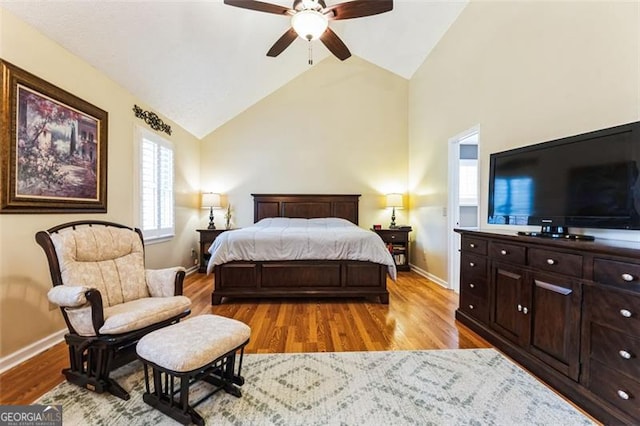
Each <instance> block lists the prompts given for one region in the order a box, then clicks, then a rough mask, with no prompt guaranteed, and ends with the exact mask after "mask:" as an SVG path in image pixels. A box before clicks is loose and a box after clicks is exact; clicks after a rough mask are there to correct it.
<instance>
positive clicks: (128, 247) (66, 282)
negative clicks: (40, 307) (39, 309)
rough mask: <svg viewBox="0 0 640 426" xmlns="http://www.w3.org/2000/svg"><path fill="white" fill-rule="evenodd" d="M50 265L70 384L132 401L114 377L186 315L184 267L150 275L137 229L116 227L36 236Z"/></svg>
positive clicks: (86, 225) (80, 226) (73, 225)
mask: <svg viewBox="0 0 640 426" xmlns="http://www.w3.org/2000/svg"><path fill="white" fill-rule="evenodd" d="M36 241H37V242H38V244H40V246H42V248H43V249H44V251H45V253H46V255H47V260H48V261H49V271H50V273H51V280H52V281H53V288H52V289H51V290H50V291H49V294H48V297H49V301H51V302H52V303H54V304H57V305H58V306H60V310H61V311H62V316H63V317H64V320H65V322H66V323H67V327H68V328H69V333H68V334H66V335H65V340H66V342H67V345H68V346H69V358H70V367H69V368H67V369H64V370H62V372H63V374H64V375H65V377H66V378H67V380H68V381H69V382H71V383H74V384H76V385H79V386H82V387H85V388H87V389H90V390H93V391H96V392H98V393H102V392H110V393H112V394H113V395H115V396H117V397H120V398H122V399H125V400H126V399H129V394H128V393H127V391H126V390H124V389H123V388H122V387H121V386H120V385H119V384H118V383H117V382H116V381H115V380H113V379H112V378H110V377H109V375H110V373H111V371H112V370H114V369H116V368H118V367H120V366H122V365H124V364H127V363H129V362H131V361H133V360H134V359H135V358H136V352H135V346H136V344H137V342H138V340H139V339H140V338H141V337H142V336H144V335H145V334H147V333H149V332H151V331H154V330H157V329H159V328H162V327H166V326H168V325H171V324H174V323H176V322H178V321H179V320H180V318H183V317H185V316H187V315H189V313H190V312H191V311H190V308H191V301H190V300H189V299H188V298H187V297H185V296H182V284H183V280H184V276H185V271H184V268H182V267H175V268H168V269H158V270H145V268H144V244H143V240H142V233H141V232H140V230H139V229H134V228H129V227H126V226H124V225H120V224H117V223H112V222H104V221H79V222H70V223H65V224H62V225H59V226H56V227H53V228H51V229H48V230H47V231H40V232H38V233H37V234H36Z"/></svg>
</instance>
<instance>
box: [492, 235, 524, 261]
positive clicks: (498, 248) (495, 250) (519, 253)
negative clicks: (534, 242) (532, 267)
mask: <svg viewBox="0 0 640 426" xmlns="http://www.w3.org/2000/svg"><path fill="white" fill-rule="evenodd" d="M526 253H527V249H526V247H524V246H517V245H515V244H505V243H501V242H498V241H492V242H491V244H490V245H489V256H491V257H492V258H494V259H499V260H500V261H503V262H509V263H513V264H516V265H524V263H525V260H526Z"/></svg>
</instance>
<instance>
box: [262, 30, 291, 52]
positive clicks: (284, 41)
mask: <svg viewBox="0 0 640 426" xmlns="http://www.w3.org/2000/svg"><path fill="white" fill-rule="evenodd" d="M296 37H298V34H296V32H295V31H294V29H293V28H289V30H288V31H287V32H286V33H284V34H282V37H280V38H279V39H278V40H277V41H276V42H275V43H273V46H271V49H269V51H268V52H267V56H271V57H272V58H275V57H276V56H278V55H279V54H281V53H282V52H283V51H284V49H286V48H287V47H289V45H290V44H291V43H293V40H295V39H296Z"/></svg>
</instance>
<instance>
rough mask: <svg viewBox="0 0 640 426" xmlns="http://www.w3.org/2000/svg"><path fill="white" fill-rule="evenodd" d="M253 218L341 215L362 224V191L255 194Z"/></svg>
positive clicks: (308, 217)
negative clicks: (348, 193)
mask: <svg viewBox="0 0 640 426" xmlns="http://www.w3.org/2000/svg"><path fill="white" fill-rule="evenodd" d="M251 195H252V196H253V221H254V222H257V221H259V220H261V219H264V218H267V217H295V218H305V219H313V218H317V217H339V218H342V219H346V220H348V221H350V222H353V223H354V224H356V225H357V224H358V200H359V198H360V194H351V195H333V194H331V195H329V194H251Z"/></svg>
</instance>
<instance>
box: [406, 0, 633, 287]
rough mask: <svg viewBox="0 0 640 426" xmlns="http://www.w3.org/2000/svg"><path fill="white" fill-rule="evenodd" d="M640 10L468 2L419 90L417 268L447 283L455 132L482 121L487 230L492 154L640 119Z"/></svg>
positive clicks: (414, 122)
mask: <svg viewBox="0 0 640 426" xmlns="http://www.w3.org/2000/svg"><path fill="white" fill-rule="evenodd" d="M639 8H640V3H638V2H615V1H611V2H472V3H470V4H469V5H468V6H467V7H466V8H465V10H464V11H463V12H462V13H461V15H460V16H459V18H458V19H457V21H456V22H454V24H453V25H452V26H451V27H450V29H449V31H448V32H447V34H446V35H445V36H444V38H443V39H442V40H441V42H440V43H439V44H438V46H437V47H436V49H435V50H434V51H433V52H432V53H431V55H430V56H429V57H428V59H427V60H426V61H425V63H424V64H423V65H422V66H421V67H420V69H419V70H418V71H417V72H416V73H415V75H414V76H413V78H412V79H411V81H410V86H409V182H410V183H409V190H410V192H411V200H412V207H413V208H412V211H411V223H412V225H413V226H414V229H415V235H416V243H415V249H414V251H413V256H412V257H413V258H412V262H413V263H414V264H415V265H417V266H419V267H420V268H422V269H424V270H426V271H428V272H429V273H431V274H433V275H435V276H437V277H440V278H441V279H442V280H444V281H446V279H447V233H448V231H449V230H448V229H447V218H446V217H444V216H443V211H442V209H443V207H444V206H446V205H447V155H448V153H447V145H448V140H449V138H451V137H453V136H455V135H457V134H459V133H461V132H463V131H465V130H467V129H469V128H471V127H473V126H474V125H479V126H480V169H481V189H480V195H481V199H480V203H481V212H480V217H481V224H480V226H481V227H488V225H487V224H486V215H487V191H488V189H487V187H488V159H489V154H490V153H492V152H497V151H503V150H505V149H509V148H514V147H518V146H524V145H529V144H533V143H537V142H544V141H547V140H552V139H557V138H560V137H565V136H570V135H575V134H579V133H584V132H587V131H591V130H597V129H601V128H605V127H610V126H614V125H618V124H623V123H627V122H632V121H637V120H639V119H640V10H639ZM509 231H510V232H515V231H514V229H513V228H510V229H509ZM589 233H590V234H594V233H595V234H597V235H598V236H600V237H616V238H626V239H636V240H637V239H638V238H640V235H639V232H637V231H626V232H625V231H620V232H606V231H605V232H589Z"/></svg>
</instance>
